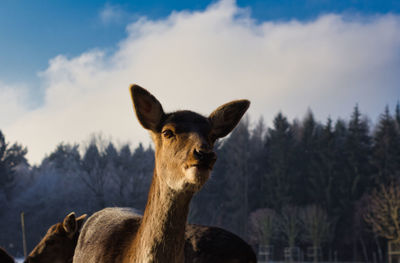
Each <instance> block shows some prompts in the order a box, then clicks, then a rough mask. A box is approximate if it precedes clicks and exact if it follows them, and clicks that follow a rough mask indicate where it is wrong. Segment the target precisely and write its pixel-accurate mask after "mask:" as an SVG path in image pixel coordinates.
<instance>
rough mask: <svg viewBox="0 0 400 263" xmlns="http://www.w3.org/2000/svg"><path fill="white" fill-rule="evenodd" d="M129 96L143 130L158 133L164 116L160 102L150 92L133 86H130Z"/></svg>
mask: <svg viewBox="0 0 400 263" xmlns="http://www.w3.org/2000/svg"><path fill="white" fill-rule="evenodd" d="M131 95H132V101H133V106H134V108H135V112H136V116H137V118H138V120H139V122H140V124H142V126H143V127H144V128H145V129H148V130H151V131H154V132H159V129H160V128H161V127H160V126H161V122H162V120H163V118H164V116H165V113H164V110H163V108H162V106H161V104H160V102H159V101H158V100H157V99H156V98H155V97H154V96H153V95H152V94H150V92H148V91H147V90H145V89H144V88H142V87H140V86H138V85H135V84H134V85H132V86H131Z"/></svg>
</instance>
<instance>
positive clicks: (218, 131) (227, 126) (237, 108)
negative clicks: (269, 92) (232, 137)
mask: <svg viewBox="0 0 400 263" xmlns="http://www.w3.org/2000/svg"><path fill="white" fill-rule="evenodd" d="M249 106H250V101H248V100H236V101H232V102H229V103H226V104H224V105H222V106H220V107H218V108H217V109H216V110H215V111H213V113H211V114H210V116H209V117H208V119H209V120H210V122H211V125H212V133H213V135H214V136H215V137H216V138H222V137H225V136H226V135H228V134H229V133H230V132H231V131H232V130H233V128H235V127H236V125H237V124H238V123H239V121H240V119H241V118H242V117H243V115H244V114H245V112H246V111H247V109H248V108H249Z"/></svg>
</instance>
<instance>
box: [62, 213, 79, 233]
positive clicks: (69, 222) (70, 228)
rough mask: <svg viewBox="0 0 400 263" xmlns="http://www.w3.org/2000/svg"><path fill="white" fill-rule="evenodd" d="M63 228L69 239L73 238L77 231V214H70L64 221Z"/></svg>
mask: <svg viewBox="0 0 400 263" xmlns="http://www.w3.org/2000/svg"><path fill="white" fill-rule="evenodd" d="M63 228H64V230H65V232H66V233H67V235H68V237H72V236H73V235H74V234H75V233H76V230H77V225H76V217H75V213H74V212H72V213H70V214H68V215H67V216H66V217H65V218H64V221H63Z"/></svg>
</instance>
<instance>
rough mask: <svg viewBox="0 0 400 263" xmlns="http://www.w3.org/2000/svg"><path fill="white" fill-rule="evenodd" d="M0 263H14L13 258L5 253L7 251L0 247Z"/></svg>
mask: <svg viewBox="0 0 400 263" xmlns="http://www.w3.org/2000/svg"><path fill="white" fill-rule="evenodd" d="M0 262H1V263H14V262H15V261H14V258H13V257H12V256H10V254H8V253H7V251H6V250H5V249H4V248H2V247H0Z"/></svg>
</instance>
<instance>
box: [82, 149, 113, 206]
mask: <svg viewBox="0 0 400 263" xmlns="http://www.w3.org/2000/svg"><path fill="white" fill-rule="evenodd" d="M105 167H106V162H105V161H104V158H103V157H102V156H101V154H100V152H99V150H98V148H97V145H96V144H95V143H93V142H92V143H91V144H90V145H89V147H88V148H87V149H86V152H85V154H84V156H83V158H82V170H83V173H82V175H81V178H82V181H83V182H84V183H85V184H86V186H87V187H88V189H90V191H92V193H93V194H94V196H95V198H96V201H97V208H98V209H101V208H104V207H105V206H106V196H105V194H106V190H105V185H106V181H107V174H106V172H105Z"/></svg>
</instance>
